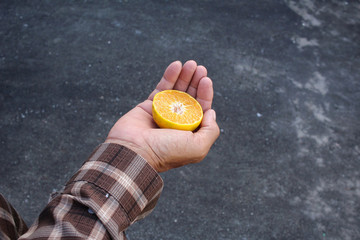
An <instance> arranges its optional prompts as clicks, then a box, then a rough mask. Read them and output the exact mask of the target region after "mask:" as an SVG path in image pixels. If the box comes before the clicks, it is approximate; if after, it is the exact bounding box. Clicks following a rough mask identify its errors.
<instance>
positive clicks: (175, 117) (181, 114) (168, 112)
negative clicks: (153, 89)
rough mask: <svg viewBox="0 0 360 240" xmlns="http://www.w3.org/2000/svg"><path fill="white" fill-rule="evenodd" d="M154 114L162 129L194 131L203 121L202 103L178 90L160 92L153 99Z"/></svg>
mask: <svg viewBox="0 0 360 240" xmlns="http://www.w3.org/2000/svg"><path fill="white" fill-rule="evenodd" d="M152 113H153V118H154V121H155V122H156V124H157V125H158V126H159V127H161V128H172V129H178V130H188V131H194V130H195V129H196V128H197V127H198V126H199V125H200V123H201V121H202V119H203V110H202V108H201V105H200V103H199V102H198V101H196V100H195V98H193V97H192V96H190V95H189V94H187V93H185V92H181V91H178V90H165V91H162V92H158V93H157V94H156V95H155V97H154V99H153V104H152Z"/></svg>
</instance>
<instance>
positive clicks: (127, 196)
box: [21, 143, 163, 239]
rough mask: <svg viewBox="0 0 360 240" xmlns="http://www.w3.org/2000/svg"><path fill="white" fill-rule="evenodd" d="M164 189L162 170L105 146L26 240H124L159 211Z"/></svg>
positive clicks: (120, 148)
mask: <svg viewBox="0 0 360 240" xmlns="http://www.w3.org/2000/svg"><path fill="white" fill-rule="evenodd" d="M162 186H163V182H162V179H161V178H160V176H159V175H158V174H157V172H156V171H154V169H153V168H152V167H151V166H150V165H149V164H147V162H146V161H145V160H144V159H143V158H141V157H140V156H139V155H137V154H136V153H135V152H133V151H131V150H129V149H128V148H125V147H123V146H120V145H117V144H107V143H105V144H102V145H100V146H99V147H98V148H97V149H96V150H95V151H94V152H93V154H92V155H91V156H90V158H89V159H88V160H87V161H86V162H85V163H84V164H83V166H82V167H81V168H80V170H79V171H78V172H77V173H76V174H75V175H74V176H73V177H72V178H71V180H70V181H69V182H68V183H67V184H66V186H65V189H64V190H63V191H62V192H61V193H60V194H59V195H57V196H56V197H54V198H53V199H52V200H51V201H50V202H49V204H48V205H47V206H46V208H45V209H44V211H43V212H42V213H41V214H40V216H39V218H38V220H37V222H35V224H34V225H33V226H32V227H31V228H30V229H29V231H28V232H27V233H26V234H25V235H23V236H22V238H21V239H32V238H38V237H40V238H41V236H51V235H52V236H57V237H59V236H62V237H68V238H70V237H72V238H79V239H91V238H93V239H109V238H113V239H123V238H124V230H125V229H126V228H127V227H129V226H130V225H131V224H132V223H133V222H135V221H136V220H137V219H139V218H142V217H145V216H146V215H147V214H149V213H150V212H151V211H152V209H153V208H154V207H155V204H156V202H157V200H158V198H159V196H160V192H161V190H162Z"/></svg>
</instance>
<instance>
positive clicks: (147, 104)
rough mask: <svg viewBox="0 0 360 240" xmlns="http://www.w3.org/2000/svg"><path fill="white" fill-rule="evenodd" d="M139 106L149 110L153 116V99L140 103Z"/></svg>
mask: <svg viewBox="0 0 360 240" xmlns="http://www.w3.org/2000/svg"><path fill="white" fill-rule="evenodd" d="M137 107H139V108H141V109H142V110H144V111H145V112H147V113H148V114H150V115H151V116H152V101H150V100H149V99H147V100H145V101H144V102H142V103H140V104H138V105H137Z"/></svg>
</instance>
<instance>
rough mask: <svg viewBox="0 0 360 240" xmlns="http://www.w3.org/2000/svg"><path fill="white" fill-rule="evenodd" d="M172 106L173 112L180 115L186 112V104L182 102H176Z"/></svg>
mask: <svg viewBox="0 0 360 240" xmlns="http://www.w3.org/2000/svg"><path fill="white" fill-rule="evenodd" d="M170 107H171V111H172V112H174V113H177V114H179V115H182V114H183V113H184V112H185V106H184V104H182V103H181V102H174V103H173V104H171V106H170Z"/></svg>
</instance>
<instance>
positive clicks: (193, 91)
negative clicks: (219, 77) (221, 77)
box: [186, 66, 207, 98]
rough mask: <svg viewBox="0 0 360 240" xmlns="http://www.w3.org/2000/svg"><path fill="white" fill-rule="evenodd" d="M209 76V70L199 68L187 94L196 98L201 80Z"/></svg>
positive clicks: (202, 67)
mask: <svg viewBox="0 0 360 240" xmlns="http://www.w3.org/2000/svg"><path fill="white" fill-rule="evenodd" d="M206 76H207V70H206V68H205V67H204V66H197V68H196V71H195V74H194V76H193V78H192V80H191V82H190V85H189V87H188V89H187V91H186V92H187V93H188V94H190V95H191V96H192V97H194V98H196V93H197V88H198V85H199V82H200V79H202V78H204V77H206Z"/></svg>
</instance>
